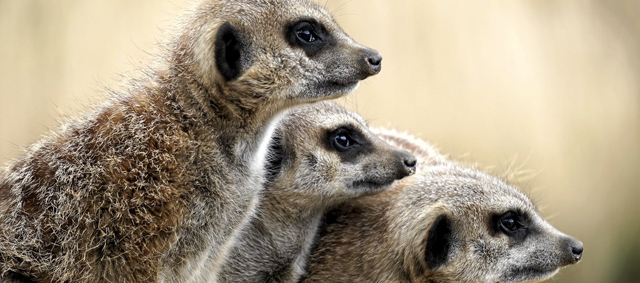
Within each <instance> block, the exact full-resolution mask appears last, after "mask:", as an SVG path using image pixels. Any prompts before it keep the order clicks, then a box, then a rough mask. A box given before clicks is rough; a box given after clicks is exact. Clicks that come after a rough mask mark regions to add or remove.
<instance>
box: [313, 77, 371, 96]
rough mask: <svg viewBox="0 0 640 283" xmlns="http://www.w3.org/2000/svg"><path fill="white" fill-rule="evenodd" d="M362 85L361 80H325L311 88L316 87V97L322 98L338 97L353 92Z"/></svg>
mask: <svg viewBox="0 0 640 283" xmlns="http://www.w3.org/2000/svg"><path fill="white" fill-rule="evenodd" d="M359 85H360V81H357V80H356V81H324V82H319V83H317V84H316V85H315V86H313V87H312V88H311V89H316V90H317V92H316V97H317V98H322V99H330V98H337V97H340V96H343V95H345V94H348V93H351V92H353V91H354V90H356V88H358V86H359Z"/></svg>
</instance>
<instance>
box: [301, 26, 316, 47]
mask: <svg viewBox="0 0 640 283" xmlns="http://www.w3.org/2000/svg"><path fill="white" fill-rule="evenodd" d="M296 35H297V36H298V38H299V39H300V40H302V41H305V42H309V43H311V42H314V41H316V38H317V35H316V34H315V33H314V32H313V31H312V30H310V29H308V28H307V27H304V28H301V29H299V30H296Z"/></svg>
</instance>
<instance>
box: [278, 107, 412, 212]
mask: <svg viewBox="0 0 640 283" xmlns="http://www.w3.org/2000/svg"><path fill="white" fill-rule="evenodd" d="M415 168H416V159H415V157H414V156H413V155H411V154H409V153H408V152H406V151H402V150H397V149H395V148H393V147H391V146H390V145H388V144H387V143H385V142H384V141H382V140H381V139H379V138H377V137H376V136H375V135H373V134H372V133H371V132H370V131H369V129H368V127H367V125H366V123H365V122H364V121H363V120H362V118H361V117H360V116H358V115H357V114H355V113H352V112H349V111H346V110H345V109H344V108H342V107H340V106H338V105H337V104H335V103H331V102H320V103H315V104H310V105H305V106H302V107H298V108H294V109H292V110H291V111H290V112H288V113H287V116H285V117H284V118H283V120H282V122H281V124H280V125H279V127H278V129H277V130H276V133H275V138H274V139H273V141H272V144H271V150H270V157H269V158H268V161H267V172H268V177H267V184H268V186H272V187H277V188H278V190H293V191H294V192H295V194H300V195H301V196H302V197H304V198H305V199H314V200H318V201H319V204H324V205H327V203H326V202H330V203H337V201H340V200H346V199H353V198H354V197H359V196H363V195H369V194H374V193H378V192H380V191H382V190H384V189H386V188H388V187H389V186H390V185H391V184H392V183H393V181H395V180H398V179H402V178H404V177H406V176H409V175H411V174H413V173H414V172H415ZM317 196H320V198H318V197H317Z"/></svg>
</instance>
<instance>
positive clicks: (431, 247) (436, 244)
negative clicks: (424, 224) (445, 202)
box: [424, 206, 453, 270]
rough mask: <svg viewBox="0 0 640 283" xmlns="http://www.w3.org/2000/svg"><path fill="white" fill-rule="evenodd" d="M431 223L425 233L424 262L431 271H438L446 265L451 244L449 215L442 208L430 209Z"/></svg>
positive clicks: (451, 234) (451, 235)
mask: <svg viewBox="0 0 640 283" xmlns="http://www.w3.org/2000/svg"><path fill="white" fill-rule="evenodd" d="M432 211H433V212H435V213H434V217H433V218H432V219H433V221H432V222H431V224H430V225H429V228H428V232H427V238H426V241H427V245H426V248H425V254H424V256H425V262H426V263H427V267H428V268H429V269H431V270H435V269H438V268H440V267H442V266H443V265H445V264H446V263H447V260H448V258H449V253H450V252H451V246H452V242H453V230H452V228H453V227H452V226H451V224H452V222H451V215H450V213H449V212H448V210H447V209H445V208H444V207H443V206H438V207H437V208H434V209H432Z"/></svg>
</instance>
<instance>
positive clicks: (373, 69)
mask: <svg viewBox="0 0 640 283" xmlns="http://www.w3.org/2000/svg"><path fill="white" fill-rule="evenodd" d="M363 55H364V62H365V64H364V72H365V74H366V75H368V76H373V75H375V74H377V73H380V70H381V69H382V55H380V53H378V51H375V50H373V49H368V50H366V51H364V54H363Z"/></svg>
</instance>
